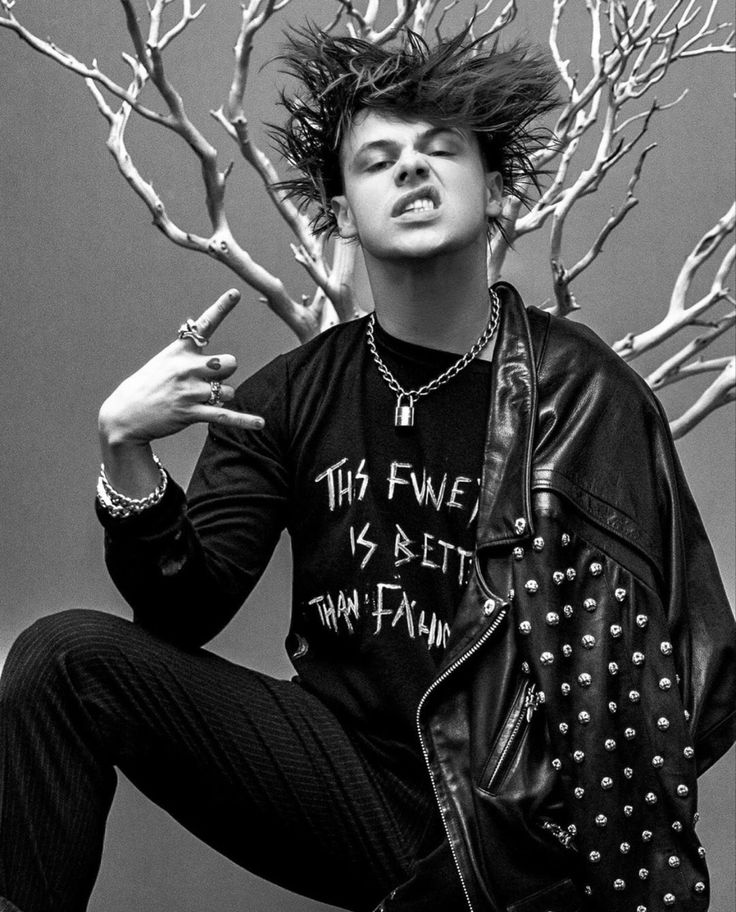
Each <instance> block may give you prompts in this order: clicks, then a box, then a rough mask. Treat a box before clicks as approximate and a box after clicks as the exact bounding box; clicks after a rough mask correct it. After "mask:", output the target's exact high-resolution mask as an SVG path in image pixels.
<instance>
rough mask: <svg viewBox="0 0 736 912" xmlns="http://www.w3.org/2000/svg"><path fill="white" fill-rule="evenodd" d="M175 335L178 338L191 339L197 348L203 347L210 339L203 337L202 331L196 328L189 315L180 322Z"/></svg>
mask: <svg viewBox="0 0 736 912" xmlns="http://www.w3.org/2000/svg"><path fill="white" fill-rule="evenodd" d="M177 336H178V337H179V338H180V339H191V340H192V342H194V344H195V345H196V346H197V348H204V347H205V345H207V344H208V342H209V341H210V340H209V339H205V337H204V336H203V335H202V333H201V332H200V331H199V330H198V329H197V323H196V321H195V320H193V319H192V318H191V317H190V318H189V319H188V320H186V321H185V322H184V323H182V324H181V326H180V327H179V331H178V332H177Z"/></svg>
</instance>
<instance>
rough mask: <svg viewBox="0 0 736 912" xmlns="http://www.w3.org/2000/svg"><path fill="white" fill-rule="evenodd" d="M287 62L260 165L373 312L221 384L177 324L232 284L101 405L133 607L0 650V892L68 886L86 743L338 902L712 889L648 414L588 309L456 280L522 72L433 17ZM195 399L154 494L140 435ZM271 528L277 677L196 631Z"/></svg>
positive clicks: (64, 893)
mask: <svg viewBox="0 0 736 912" xmlns="http://www.w3.org/2000/svg"><path fill="white" fill-rule="evenodd" d="M290 59H291V62H292V64H293V66H294V68H295V70H296V72H297V74H298V75H299V76H300V78H301V80H302V82H303V84H304V91H303V93H302V94H301V96H300V97H299V98H298V99H287V100H286V104H287V108H288V109H289V112H290V115H291V116H290V120H289V122H288V124H287V126H286V127H285V128H284V130H283V131H281V133H280V136H281V141H282V145H283V147H284V148H285V150H286V152H287V154H288V156H289V158H290V159H291V161H292V162H293V163H294V164H295V165H296V166H297V167H298V168H300V169H301V171H302V172H303V177H302V178H300V179H299V180H295V181H293V182H292V183H291V184H290V185H289V189H290V190H291V192H293V193H294V194H297V195H301V197H302V199H308V200H312V201H314V202H316V204H317V206H318V209H319V212H318V216H317V220H316V224H317V226H318V227H319V228H321V229H324V230H334V229H337V230H338V231H339V232H340V234H341V235H342V236H343V237H346V238H354V239H355V240H356V241H357V242H358V243H360V245H361V248H362V251H363V253H364V256H365V260H366V266H367V269H368V274H369V278H370V282H371V288H372V291H373V296H374V300H375V314H374V315H371V316H370V317H368V318H364V319H361V320H356V321H354V322H352V323H350V324H347V325H342V326H338V327H335V328H334V329H332V330H329V331H328V332H326V333H324V334H323V335H321V336H320V337H319V338H317V339H315V340H314V341H312V342H310V343H308V344H306V345H304V346H302V347H301V348H299V349H297V350H295V351H293V352H290V353H288V354H286V355H284V356H281V357H279V358H277V359H276V360H275V361H273V362H272V363H271V364H269V365H268V366H267V367H265V368H264V369H263V370H261V371H260V372H259V373H257V374H256V375H255V376H253V377H251V378H250V379H249V380H247V381H246V382H245V383H244V384H242V385H241V386H240V387H239V388H238V390H237V391H234V390H233V388H232V387H230V386H229V385H227V384H226V383H225V382H224V381H225V380H226V379H227V378H229V377H230V376H231V375H232V374H233V373H234V371H235V367H236V365H235V360H234V358H233V357H232V356H231V355H217V356H209V355H208V354H206V353H204V352H203V351H202V349H203V347H204V345H205V344H206V343H207V342H208V341H209V340H210V337H211V336H212V334H213V332H214V330H215V329H216V328H217V326H218V324H219V323H220V322H221V320H222V319H223V318H224V316H225V315H226V314H227V312H228V311H229V310H230V309H231V308H232V307H233V306H234V304H235V302H236V301H237V293H234V292H230V293H228V294H227V295H225V296H224V297H223V298H221V299H220V300H219V301H218V302H217V303H216V304H215V305H214V306H213V307H212V308H210V309H209V310H207V311H206V312H205V314H204V315H203V316H202V317H201V318H200V319H199V320H197V321H196V322H193V321H188V322H187V323H186V324H185V325H184V326H183V327H182V329H181V330H180V333H179V339H177V340H176V341H175V342H174V343H173V344H171V345H170V346H169V347H168V348H166V349H164V351H163V352H161V353H160V354H159V355H158V356H156V357H155V358H154V359H153V360H152V361H151V362H149V363H148V364H147V365H145V366H144V367H143V368H142V369H141V370H140V371H138V372H137V373H136V374H134V375H133V376H132V377H131V378H129V379H128V380H126V381H125V382H124V383H123V384H122V385H121V386H120V387H119V388H118V389H117V390H116V391H115V392H114V393H113V394H112V396H110V398H109V399H108V400H107V401H106V402H105V404H104V405H103V407H102V409H101V412H100V431H101V441H102V449H103V459H104V468H103V473H102V475H101V478H100V482H99V486H98V512H99V515H100V518H101V520H102V522H103V524H104V526H105V529H106V556H107V562H108V566H109V568H110V571H111V573H112V576H113V578H114V579H115V581H116V583H117V585H118V586H119V588H120V590H121V592H122V593H123V594H124V596H125V597H126V599H127V600H128V601H129V603H130V605H131V606H132V608H133V612H134V622H133V623H130V622H128V621H124V620H121V619H119V618H115V617H112V616H108V615H104V614H99V613H97V612H89V611H85V612H66V613H63V614H58V615H55V616H52V617H50V618H46V619H44V620H42V621H40V622H38V623H37V624H35V625H34V626H33V627H32V628H30V629H29V630H28V631H26V632H25V633H24V634H23V635H22V636H21V637H20V638H19V640H18V641H17V643H16V644H15V646H14V648H13V650H12V652H11V655H10V657H9V658H8V662H7V665H6V669H5V676H4V679H3V684H2V691H1V693H0V700H1V701H2V703H1V706H0V726H1V728H0V750H1V751H2V753H1V754H0V762H1V763H2V776H1V777H0V895H2V896H4V897H5V898H6V899H5V900H0V909H12V908H14V907H17V908H19V909H21V910H22V912H51V910H54V912H79V910H83V909H85V908H86V903H87V899H88V897H89V894H90V891H91V890H92V886H93V883H94V878H95V875H96V871H97V867H98V864H99V858H100V852H101V846H102V839H103V833H104V826H105V818H106V814H107V811H108V808H109V805H110V802H111V800H112V795H113V790H114V783H115V772H114V768H115V767H118V768H120V769H121V770H122V771H123V772H124V773H125V774H126V775H127V776H128V777H129V778H130V779H131V780H132V781H133V782H134V783H135V784H136V785H137V786H138V787H139V788H140V789H141V790H142V791H143V792H145V794H147V795H148V796H149V797H151V799H152V800H154V801H155V802H157V803H158V804H160V805H161V806H162V807H164V808H166V809H167V810H168V811H169V812H170V813H171V814H173V815H174V816H175V817H176V818H177V819H179V820H180V821H181V822H182V823H183V824H184V825H185V826H186V827H188V828H189V829H190V830H191V831H192V832H194V833H195V834H197V835H198V836H200V837H201V838H202V839H204V840H205V841H207V842H208V843H209V844H211V845H212V846H214V847H215V848H217V849H218V850H220V851H222V852H223V853H225V854H226V855H228V856H229V857H230V858H232V859H233V860H234V861H236V862H237V863H239V864H241V865H244V866H246V867H248V868H249V869H251V870H253V871H255V872H256V873H258V874H260V875H262V876H264V877H266V878H269V879H271V880H273V881H276V882H278V883H281V884H283V885H284V886H286V887H288V888H290V889H292V890H295V891H297V892H300V893H303V894H305V895H308V896H312V897H314V898H317V899H320V900H323V901H326V902H330V903H333V904H336V905H339V906H342V907H344V908H346V909H355V910H371V909H374V908H375V909H382V910H385V912H399V910H402V912H409V910H414V912H418V910H438V912H439V910H442V912H445V910H447V912H453V910H457V912H461V910H471V912H490V910H494V912H496V910H509V912H536V910H552V912H571V910H576V909H584V908H588V907H590V908H593V907H596V908H598V909H605V910H610V912H618V910H621V912H623V910H627V912H629V910H636V909H638V910H647V909H648V910H654V909H663V908H668V907H670V906H672V907H674V908H677V909H685V910H703V909H706V908H707V905H708V877H707V871H706V867H705V862H704V860H703V857H702V855H703V853H702V849H701V848H700V845H699V842H698V839H697V836H696V834H695V829H694V827H695V822H696V819H695V797H696V776H697V774H698V773H699V772H700V771H702V770H704V769H706V768H707V767H708V766H710V765H711V764H712V763H713V762H714V761H715V760H716V759H717V758H718V757H719V756H720V755H721V754H722V753H723V752H724V751H725V750H726V748H727V747H728V745H729V744H730V743H731V740H732V738H733V720H734V709H733V707H734V683H733V617H732V615H731V612H730V610H729V607H728V605H727V604H726V600H725V597H724V594H723V591H722V587H721V585H720V583H719V579H718V573H717V569H716V566H715V563H714V560H713V556H712V553H711V551H710V547H709V545H708V542H707V539H706V537H705V533H704V531H703V529H702V525H701V523H700V520H699V518H698V516H697V512H696V510H695V507H694V505H693V503H692V500H691V498H690V495H689V493H688V490H687V487H686V485H685V482H684V481H683V479H682V476H681V473H680V469H679V465H678V462H677V458H676V455H675V452H674V449H673V447H672V443H671V440H670V438H669V436H668V432H667V427H666V422H665V419H664V418H663V416H662V414H661V411H660V410H659V408H658V406H657V403H656V400H655V399H654V398H653V397H652V396H651V394H650V393H649V391H648V389H647V388H646V386H645V384H644V383H643V382H642V381H641V380H640V379H639V378H638V377H637V376H636V375H635V374H633V373H632V372H631V371H630V370H629V369H628V368H627V367H626V366H625V365H624V364H623V363H622V362H621V361H620V360H619V359H618V357H617V356H615V355H614V354H613V353H612V352H611V351H610V349H608V348H607V347H606V346H605V345H603V344H602V343H601V342H600V341H599V340H598V339H597V338H596V337H595V336H594V335H593V334H592V333H591V332H590V331H588V330H586V329H585V328H583V327H581V326H579V325H575V324H572V323H568V322H565V321H558V320H555V319H552V318H551V317H549V316H548V315H546V314H543V313H541V312H539V311H537V310H534V309H531V310H529V311H528V312H527V311H526V310H525V309H524V307H523V305H522V304H521V301H520V300H519V298H518V295H517V294H516V293H515V291H514V290H513V289H512V288H511V287H510V286H508V285H506V284H504V283H498V284H497V285H495V286H494V287H493V288H492V289H491V290H490V295H489V291H488V289H487V288H486V281H485V262H486V256H485V254H486V242H487V232H488V230H489V225H490V226H491V227H494V226H495V225H496V224H497V220H498V217H499V215H500V212H501V198H502V194H503V193H508V192H514V191H515V190H517V191H518V182H519V179H520V178H523V177H524V176H525V175H526V174H527V172H528V167H527V162H528V154H529V152H530V151H531V149H532V148H533V143H534V134H533V133H532V132H531V131H530V127H529V124H530V123H531V121H532V119H533V118H534V117H535V116H537V115H538V114H540V113H543V112H544V111H546V110H548V109H549V107H550V105H551V100H550V99H551V86H552V84H553V80H552V77H551V75H550V73H549V72H548V71H547V69H546V68H545V66H544V65H543V63H542V62H540V60H539V59H538V58H536V57H535V56H534V54H532V53H531V52H528V51H524V50H522V49H519V48H516V49H512V50H510V51H507V52H500V51H498V50H496V49H491V50H486V51H483V52H481V53H479V54H477V55H474V54H473V49H472V47H471V45H470V44H469V43H468V42H466V41H465V39H464V38H462V37H461V38H458V39H457V40H454V41H451V42H447V43H445V44H442V45H440V46H439V47H437V48H435V49H432V50H430V49H428V48H427V47H426V46H425V45H424V44H422V43H421V42H419V41H417V40H416V39H414V38H411V37H410V38H409V39H408V40H407V41H406V42H405V43H404V44H403V45H402V47H401V48H400V49H398V50H393V51H389V50H385V49H377V48H375V47H373V46H371V45H368V44H365V43H363V42H361V41H358V40H348V39H335V38H331V37H328V36H326V35H323V34H320V33H312V34H305V35H302V36H300V37H298V38H297V39H295V40H294V42H293V46H292V49H291V52H290ZM223 403H228V404H229V406H230V407H229V408H224V407H223ZM195 421H209V422H211V430H210V434H209V438H208V441H207V443H206V445H205V448H204V451H203V453H202V456H201V458H200V460H199V463H198V465H197V468H196V470H195V473H194V477H193V479H192V483H191V486H190V488H189V492H188V494H187V495H186V497H185V495H184V493H183V492H182V491H181V489H180V488H179V487H178V486H177V485H176V484H175V483H174V482H173V480H171V479H170V478H169V477H168V475H167V474H166V472H165V471H164V469H163V468H162V467H161V466H160V464H159V463H158V462H157V461H156V460H155V459H154V457H153V456H152V452H151V448H150V443H151V441H153V440H156V439H157V438H160V437H163V436H165V435H168V434H172V433H175V432H176V431H178V430H179V429H181V428H182V427H185V426H186V425H188V424H190V423H192V422H195ZM284 528H287V529H288V531H289V533H290V535H291V539H292V546H293V553H294V582H293V615H292V621H291V629H290V631H289V636H288V638H287V648H288V649H289V652H290V655H291V657H292V660H293V663H294V666H295V668H296V671H297V675H298V677H297V678H296V679H295V680H294V681H290V682H284V681H277V680H274V679H271V678H269V677H267V676H265V675H262V674H259V673H256V672H253V671H250V670H249V669H246V668H241V667H238V666H235V665H232V664H231V663H228V662H225V661H223V660H222V659H220V658H218V657H216V656H214V655H212V654H211V653H208V652H207V651H205V650H203V649H202V648H201V647H202V645H203V644H205V643H206V642H207V641H208V640H209V639H210V638H211V637H212V636H214V635H215V634H216V633H217V632H218V631H219V630H221V629H222V627H223V626H224V625H225V624H226V623H227V622H228V621H229V619H230V618H231V617H232V615H233V614H234V613H235V612H236V611H237V610H238V608H239V607H240V605H241V604H242V602H243V600H244V599H245V597H246V596H247V594H248V592H249V591H250V590H251V589H252V587H253V586H254V584H255V583H256V581H257V579H258V577H259V575H260V574H261V572H262V571H263V568H264V567H265V565H266V563H267V561H268V559H269V557H270V554H271V552H272V550H273V547H274V545H275V543H276V541H277V539H278V537H279V535H280V533H281V531H282V529H284ZM3 902H4V903H5V905H3Z"/></svg>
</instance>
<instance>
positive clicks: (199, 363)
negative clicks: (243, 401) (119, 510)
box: [98, 289, 264, 497]
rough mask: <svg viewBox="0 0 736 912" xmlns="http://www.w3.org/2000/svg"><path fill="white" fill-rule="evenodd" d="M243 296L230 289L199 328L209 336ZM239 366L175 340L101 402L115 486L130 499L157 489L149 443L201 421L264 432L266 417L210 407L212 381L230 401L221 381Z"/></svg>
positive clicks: (102, 426)
mask: <svg viewBox="0 0 736 912" xmlns="http://www.w3.org/2000/svg"><path fill="white" fill-rule="evenodd" d="M239 300H240V293H239V292H238V291H237V290H235V289H231V290H230V291H228V292H227V293H226V294H224V295H222V297H220V298H218V300H217V301H215V303H214V304H213V305H212V306H211V307H208V308H207V310H205V312H204V313H203V314H202V316H201V317H200V318H199V319H198V320H196V321H195V324H194V325H195V327H196V331H197V333H198V334H199V335H201V336H203V337H204V338H205V339H210V338H211V337H212V335H213V333H214V332H215V330H216V329H217V327H218V326H219V325H220V323H222V321H223V320H224V319H225V317H226V316H227V315H228V314H229V313H230V311H231V310H232V309H233V308H234V307H235V305H236V304H237V303H238V301H239ZM236 368H237V362H236V361H235V358H234V357H233V355H228V354H223V355H208V354H204V353H203V351H202V350H201V349H200V348H198V346H197V345H196V343H195V342H194V340H193V339H186V338H185V339H176V340H175V341H174V342H172V343H171V344H170V345H168V346H167V347H166V348H165V349H163V351H161V352H159V353H158V354H157V355H155V356H154V357H153V358H151V360H150V361H149V362H148V363H147V364H144V365H143V367H142V368H141V369H140V370H138V371H136V372H135V373H134V374H133V375H132V376H130V377H128V379H127V380H124V381H123V382H122V383H121V384H120V386H119V387H118V388H117V389H116V390H115V391H114V392H113V393H112V394H111V395H110V396H109V397H108V398H107V399H106V400H105V402H104V403H103V404H102V407H101V409H100V414H99V421H98V426H99V432H100V443H101V447H102V458H103V461H104V463H105V467H106V470H107V475H108V478H109V479H110V482H111V484H112V485H113V486H114V487H115V488H116V489H117V490H119V491H120V492H121V493H124V494H127V495H128V496H130V497H140V496H144V495H145V494H146V493H147V492H148V491H150V490H151V489H152V488H153V487H155V485H156V483H157V479H158V470H157V469H156V467H155V464H154V463H153V459H152V456H151V450H150V447H149V444H150V442H151V441H152V440H157V439H159V438H160V437H168V436H169V435H170V434H176V433H177V432H178V431H181V430H182V429H183V428H185V427H188V426H189V425H190V424H195V423H197V422H200V421H207V422H218V423H220V424H224V425H227V426H229V427H235V428H243V429H255V430H260V429H261V428H262V427H263V426H264V422H263V419H262V418H259V417H258V416H256V415H247V414H244V413H242V412H235V411H233V410H231V409H227V408H223V407H221V406H218V405H208V404H207V402H208V400H209V399H210V394H211V393H212V386H211V383H212V381H218V382H219V383H220V384H221V386H220V393H219V397H220V399H221V401H222V402H230V401H232V399H233V397H234V395H235V393H234V390H233V388H232V386H229V385H226V384H225V383H223V382H222V381H223V380H225V379H226V378H228V377H230V376H231V375H232V374H233V373H235V370H236Z"/></svg>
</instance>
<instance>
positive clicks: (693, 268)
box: [613, 203, 736, 361]
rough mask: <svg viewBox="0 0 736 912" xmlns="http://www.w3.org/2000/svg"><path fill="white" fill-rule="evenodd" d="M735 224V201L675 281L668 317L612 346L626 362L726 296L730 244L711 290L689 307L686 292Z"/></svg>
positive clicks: (731, 257) (731, 254)
mask: <svg viewBox="0 0 736 912" xmlns="http://www.w3.org/2000/svg"><path fill="white" fill-rule="evenodd" d="M734 227H736V203H734V205H732V206H731V208H730V209H729V210H728V212H726V213H725V214H724V215H723V216H722V217H721V218H720V219H719V220H718V222H717V223H716V224H715V225H714V226H713V227H712V228H711V229H710V230H709V231H707V232H706V233H705V234H704V235H703V237H702V238H701V239H700V241H699V242H698V244H696V246H695V248H694V249H693V250H692V252H691V253H690V255H689V256H688V257H687V259H686V260H685V263H684V265H683V267H682V269H681V270H680V274H679V276H678V278H677V282H676V283H675V287H674V290H673V292H672V297H671V299H670V306H669V310H668V312H667V314H666V316H665V317H664V318H663V319H662V320H660V322H659V323H657V324H656V325H655V326H653V327H652V328H651V329H648V330H644V331H643V332H641V333H629V334H628V335H627V336H625V337H624V338H623V339H620V340H619V341H618V342H616V343H615V344H614V345H613V350H614V351H616V352H618V354H620V355H621V356H622V357H623V358H625V359H626V360H627V361H629V360H631V359H632V358H636V357H638V356H639V355H641V354H643V353H644V352H645V351H649V349H651V348H653V347H654V346H656V345H659V344H660V343H662V342H664V341H665V340H666V339H669V338H670V337H671V336H673V335H674V334H675V333H676V332H678V331H679V330H681V329H682V328H683V327H685V326H688V325H697V324H696V321H697V320H699V319H700V318H701V317H702V316H703V314H704V313H705V312H706V311H708V310H710V309H711V308H712V307H713V306H714V305H715V304H717V303H718V302H719V301H722V300H724V299H725V298H726V297H727V295H728V288H727V287H726V285H725V282H726V279H727V277H728V275H729V273H730V271H731V269H732V268H733V264H734V258H735V256H736V247H731V249H730V250H729V251H728V252H727V253H726V255H725V257H724V258H723V261H722V262H721V265H720V267H719V269H718V271H717V273H716V275H715V278H714V279H713V282H712V284H711V287H710V290H709V291H708V293H707V294H706V295H704V296H703V297H702V298H700V300H698V301H696V302H695V303H694V304H691V305H690V306H687V304H686V300H687V295H688V292H689V291H690V288H691V286H692V283H693V279H694V277H695V275H696V273H697V272H698V270H699V269H700V268H701V267H702V265H703V264H704V263H705V262H706V261H707V260H708V259H709V258H710V257H711V256H712V255H713V253H714V252H715V251H716V250H717V249H718V247H719V246H720V244H721V243H722V241H723V240H724V239H725V238H726V237H727V236H728V235H729V234H730V233H731V232H732V231H733V230H734Z"/></svg>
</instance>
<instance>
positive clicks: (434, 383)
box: [365, 288, 501, 400]
mask: <svg viewBox="0 0 736 912" xmlns="http://www.w3.org/2000/svg"><path fill="white" fill-rule="evenodd" d="M490 295H491V313H490V316H489V318H488V324H487V326H486V328H485V329H484V330H483V334H482V335H481V336H480V337H479V338H478V340H477V342H476V343H475V345H473V347H472V348H471V349H470V350H469V351H466V352H465V354H464V355H461V356H460V357H459V358H458V359H457V361H456V362H455V363H454V364H452V365H451V366H450V367H448V368H447V370H446V371H444V373H441V374H440V375H439V377H435V378H434V380H430V381H429V383H425V384H424V386H420V387H419V389H415V390H405V389H404V388H403V387H402V386H401V384H400V383H399V381H398V380H397V379H396V377H394V375H393V374H392V373H391V371H390V370H389V369H388V368H387V367H386V365H385V364H384V362H383V360H382V358H381V356H380V355H379V354H378V352H377V350H376V342H375V339H374V335H373V330H374V327H375V323H376V313H375V311H374V312H373V313H372V314H371V315H370V317H368V323H367V325H366V330H365V337H366V341H367V342H368V348H370V350H371V354H372V355H373V360H374V361H375V362H376V366H377V367H378V370H379V371H380V373H381V376H382V377H383V379H384V380H385V381H386V383H388V385H389V387H390V389H391V390H393V392H394V393H396V395H397V396H401V397H404V398H407V399H413V400H416V399H419V397H420V396H426V395H427V393H431V392H432V391H433V390H436V389H437V387H439V386H442V385H443V384H445V383H447V381H448V380H452V378H453V377H456V376H457V375H458V374H459V373H460V371H461V370H463V368H466V367H467V366H468V364H470V362H471V361H474V360H475V358H477V357H478V355H479V354H480V353H481V352H482V351H483V349H484V348H485V347H486V345H488V343H489V342H490V341H491V339H492V338H493V336H494V334H495V332H496V330H497V329H498V320H499V317H500V315H501V302H500V301H499V299H498V295H497V294H496V292H495V291H494V290H493V289H492V288H491V290H490Z"/></svg>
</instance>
